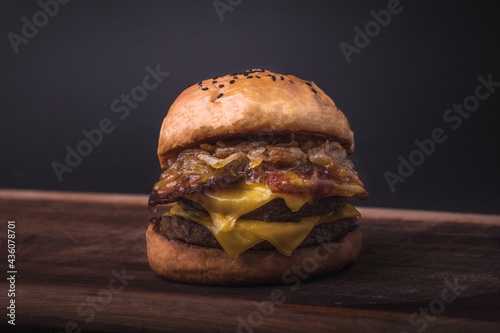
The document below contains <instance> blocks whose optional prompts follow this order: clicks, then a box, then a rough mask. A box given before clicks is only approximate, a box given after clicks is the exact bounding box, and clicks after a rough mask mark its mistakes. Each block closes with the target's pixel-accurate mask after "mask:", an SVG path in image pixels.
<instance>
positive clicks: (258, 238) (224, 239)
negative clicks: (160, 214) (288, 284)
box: [167, 204, 360, 258]
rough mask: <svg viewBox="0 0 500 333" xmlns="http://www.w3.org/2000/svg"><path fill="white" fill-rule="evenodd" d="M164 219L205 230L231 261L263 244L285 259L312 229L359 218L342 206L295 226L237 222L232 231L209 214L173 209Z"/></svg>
mask: <svg viewBox="0 0 500 333" xmlns="http://www.w3.org/2000/svg"><path fill="white" fill-rule="evenodd" d="M209 207H211V206H209ZM167 215H179V216H182V217H185V218H188V219H191V220H192V221H195V222H197V223H199V224H201V225H203V226H205V227H206V228H207V229H208V230H210V232H211V233H212V234H213V235H214V236H215V238H216V239H217V241H218V242H219V244H220V245H221V246H222V248H223V249H224V251H226V253H227V254H228V255H229V257H231V258H236V257H237V256H238V255H240V254H241V253H243V252H245V251H246V250H248V249H249V248H251V247H253V246H254V245H256V244H258V243H260V242H263V241H264V240H267V241H268V242H270V243H271V244H273V245H274V246H275V247H276V249H277V250H278V251H279V252H280V253H282V254H284V255H287V256H289V255H291V254H292V252H293V251H294V250H295V249H296V248H297V247H298V246H299V245H300V243H302V241H303V240H304V239H305V238H306V237H307V235H308V234H309V233H310V232H311V230H312V228H314V226H316V225H319V224H321V223H328V222H333V221H337V220H340V219H343V218H349V217H357V216H360V214H359V212H358V211H357V210H356V209H355V208H354V206H352V205H350V204H346V205H345V206H344V207H342V208H340V209H338V210H336V211H334V212H331V213H329V214H324V215H317V216H309V217H304V218H302V219H300V221H299V222H264V221H258V220H248V219H237V220H235V222H234V223H233V227H232V228H230V229H227V230H221V229H219V228H218V227H217V226H216V225H215V223H214V221H213V220H212V217H211V216H212V215H213V212H212V213H211V214H210V215H209V214H207V213H206V212H200V211H197V212H194V211H188V210H184V209H183V208H182V207H181V206H179V205H175V206H174V207H173V208H172V209H171V210H170V212H169V213H167Z"/></svg>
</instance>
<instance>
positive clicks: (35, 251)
mask: <svg viewBox="0 0 500 333" xmlns="http://www.w3.org/2000/svg"><path fill="white" fill-rule="evenodd" d="M146 202H147V197H146V196H139V195H106V194H83V193H60V192H41V191H21V190H1V191H0V219H1V221H2V223H1V227H0V228H1V230H0V236H1V238H0V240H1V244H2V245H1V246H2V253H4V254H5V260H4V259H2V262H3V263H4V264H2V266H1V267H2V269H3V271H4V272H5V271H7V269H8V268H7V264H6V256H7V255H6V251H5V249H6V245H5V244H6V243H5V241H6V233H7V221H8V220H15V221H16V229H15V230H16V243H17V248H16V251H17V252H16V269H17V272H18V273H17V275H16V297H15V299H16V315H17V316H16V329H17V331H37V332H45V331H47V332H64V331H68V332H72V331H74V332H78V331H79V330H80V329H81V331H82V332H101V331H109V332H140V331H143V332H160V331H166V332H179V331H180V332H182V331H188V332H196V331H204V332H207V331H208V332H211V331H214V332H269V331H280V332H322V331H325V332H327V331H346V332H352V331H360V332H380V331H392V332H402V331H405V332H423V331H425V332H443V331H450V332H468V331H475V332H499V331H500V324H499V323H500V216H495V215H480V214H454V213H437V212H419V211H408V210H392V209H377V208H360V211H361V212H362V213H363V218H362V219H361V220H360V225H361V228H362V231H363V235H364V245H363V250H362V253H361V255H360V257H359V259H358V261H357V262H356V264H355V265H353V266H351V267H349V268H347V269H345V270H343V271H341V272H339V273H336V274H332V275H329V276H324V277H320V278H315V279H309V278H307V277H306V276H305V275H303V279H297V280H295V282H293V283H288V284H283V285H268V286H254V287H237V288H236V287H213V286H212V287H211V286H197V285H188V284H181V283H175V282H171V281H168V280H165V279H162V278H160V277H158V276H156V275H155V274H154V273H153V272H152V271H151V270H150V268H149V266H148V262H147V258H146V243H145V235H144V233H145V230H146V227H147V221H148V220H149V219H150V218H151V217H152V216H154V215H152V214H151V213H149V211H148V209H147V204H146ZM302 272H306V270H302ZM303 274H305V273H303ZM122 275H123V276H122ZM116 276H122V277H121V282H120V280H119V279H117V278H116ZM455 279H456V280H455ZM445 281H449V282H451V283H455V282H456V283H457V284H458V285H459V286H460V287H459V288H461V289H460V290H459V291H457V293H458V297H456V299H454V300H452V298H453V296H454V294H453V293H450V291H449V290H448V287H447V284H446V282H445ZM0 285H1V287H2V293H1V295H0V299H1V302H2V303H1V304H2V308H3V309H4V310H3V311H4V312H5V311H6V309H5V306H6V305H7V302H8V301H9V298H8V297H7V295H6V292H5V290H7V289H8V283H7V281H6V280H5V279H2V281H1V282H0ZM443 298H444V300H445V301H448V302H445V301H443V300H442V299H443ZM272 301H274V302H275V303H273V302H272ZM420 309H422V311H428V314H427V315H425V316H426V317H424V316H422V315H420V314H419V313H420V311H421V310H420ZM433 313H434V314H437V315H433ZM2 317H3V319H2V322H1V323H0V326H1V328H0V329H2V332H4V331H5V330H4V329H5V328H9V329H10V328H12V326H11V325H8V324H7V319H6V317H5V314H3V315H2Z"/></svg>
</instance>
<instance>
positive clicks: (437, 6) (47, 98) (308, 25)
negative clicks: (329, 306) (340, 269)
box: [0, 0, 500, 213]
mask: <svg viewBox="0 0 500 333" xmlns="http://www.w3.org/2000/svg"><path fill="white" fill-rule="evenodd" d="M61 2H63V1H62V0H61ZM42 3H49V5H46V6H45V7H47V6H48V7H47V8H48V9H47V11H48V12H50V14H51V15H52V16H53V17H50V15H46V14H43V13H42V14H40V13H38V12H40V11H41V10H42V6H41V5H40V3H37V1H3V2H2V4H1V7H2V10H1V14H0V15H1V22H2V25H1V27H2V33H3V36H4V37H3V39H2V42H1V43H0V49H1V55H2V62H1V68H2V72H1V77H2V81H1V84H2V86H1V104H0V106H1V109H2V110H1V116H0V117H1V118H0V124H1V131H0V139H1V163H0V175H1V176H0V177H1V178H0V187H2V188H31V189H44V190H63V191H91V192H126V193H148V192H149V191H150V189H151V187H152V185H153V183H154V182H155V181H156V179H157V178H158V176H159V174H160V169H159V165H158V161H157V158H156V147H157V139H158V133H159V129H160V125H161V121H162V120H163V118H164V116H165V114H166V112H167V110H168V107H169V105H170V104H171V103H172V102H173V101H174V99H175V97H176V96H177V95H178V94H179V93H180V92H181V91H182V90H183V89H184V88H185V87H186V86H187V85H189V84H192V83H195V82H197V81H199V80H201V79H206V78H210V77H213V76H216V75H223V74H228V73H232V72H236V71H241V70H245V69H250V68H266V69H270V70H273V71H277V72H289V73H292V74H295V75H297V76H299V77H301V78H303V79H307V80H312V81H314V82H316V83H317V84H318V85H319V86H320V87H321V88H322V89H323V90H324V91H325V92H326V93H327V94H329V95H330V96H331V97H332V98H333V100H334V101H335V102H336V103H337V105H338V106H339V107H340V109H341V110H343V111H344V113H345V114H346V116H347V117H348V118H349V121H350V124H351V127H352V129H353V130H354V131H355V138H356V152H355V154H354V155H353V156H352V159H353V161H354V163H355V166H356V169H357V170H358V172H359V173H360V176H361V178H362V179H363V180H364V182H365V185H366V186H367V188H368V190H369V192H371V194H372V197H371V198H370V201H368V202H365V203H363V205H369V206H380V207H400V208H416V209H431V210H452V211H465V212H482V213H499V212H500V209H499V206H500V205H499V204H498V203H497V201H498V199H499V197H500V196H499V195H498V187H499V185H500V181H499V178H500V177H498V161H499V151H500V149H499V148H500V144H499V143H500V134H499V131H498V130H497V128H498V126H499V123H500V122H499V120H500V119H499V114H498V111H499V102H500V88H497V89H498V90H499V91H494V92H491V93H490V95H489V96H488V97H487V98H485V99H484V100H482V101H480V102H479V105H478V106H474V105H473V102H474V97H468V96H474V95H475V93H476V91H475V89H476V87H477V86H478V84H479V83H480V81H479V80H478V77H479V76H482V77H483V78H485V79H487V78H488V75H491V77H492V80H493V81H500V70H499V59H500V50H499V46H498V44H499V43H498V42H499V31H500V29H499V28H500V24H499V20H498V15H497V14H498V11H497V10H495V7H494V5H495V2H494V1H484V2H481V1H479V2H474V3H473V4H472V3H470V2H469V3H470V4H469V5H468V4H467V3H468V2H465V1H463V2H459V1H416V0H414V1H410V0H401V2H400V5H399V6H394V3H395V2H391V1H389V2H388V1H370V2H368V1H363V2H361V1H250V0H244V1H241V0H232V1H231V0H229V1H228V0H221V1H218V2H215V3H216V5H218V6H219V12H220V11H222V10H225V12H223V13H218V12H217V10H216V9H215V7H214V2H213V1H71V2H69V3H67V4H58V5H57V7H59V8H56V6H54V0H47V1H44V0H42ZM221 3H222V4H221ZM223 4H225V6H226V7H224V9H221V8H223V6H224V5H223ZM231 4H232V5H231ZM228 6H229V7H228ZM388 6H389V7H390V9H391V10H393V11H394V12H398V13H397V14H396V13H393V14H392V15H391V20H390V22H388V24H386V23H387V21H388V18H387V17H386V16H385V17H384V16H383V14H382V13H384V12H380V11H381V10H387V8H388ZM56 9H57V10H56ZM56 11H57V13H55V12H56ZM372 11H374V12H375V13H379V14H378V15H382V16H381V17H382V19H384V20H385V22H386V23H383V25H386V26H385V27H382V26H380V24H378V23H377V24H375V23H370V21H374V16H373V15H372V14H371V12H372ZM37 13H38V14H37ZM219 14H220V15H222V16H220V15H219ZM44 15H45V16H44ZM34 16H35V17H34ZM23 17H25V18H26V19H23ZM221 17H222V18H223V20H221ZM33 20H35V21H36V22H35V23H37V24H38V25H39V27H38V28H37V27H36V26H35V28H36V29H38V31H37V32H36V33H35V32H34V31H33V29H32V30H30V29H29V27H24V33H25V35H28V36H29V38H26V37H23V25H26V24H28V25H29V24H32V23H33ZM26 21H28V23H26ZM367 24H368V28H369V29H371V30H370V32H369V34H371V35H372V37H369V36H368V37H369V38H370V41H369V42H368V41H367V40H366V39H365V40H362V39H358V40H356V41H355V34H356V32H355V30H354V29H355V28H356V27H359V28H360V29H361V30H363V31H364V30H365V28H366V25H367ZM377 27H378V28H377ZM14 35H16V36H18V37H13V36H14ZM22 38H26V39H24V40H23V39H22ZM20 40H22V42H20ZM13 41H14V42H13ZM342 42H344V43H346V44H342V45H344V47H346V45H347V44H349V45H352V46H353V47H355V46H356V42H357V44H358V46H359V47H358V48H357V50H356V52H354V53H352V54H351V55H350V60H351V62H350V63H348V61H347V60H346V57H345V56H344V54H343V53H342V50H341V46H340V45H341V43H342ZM366 44H367V45H366ZM15 48H17V49H18V50H17V51H18V52H17V53H16V52H15ZM351 50H352V49H351ZM147 66H149V67H150V68H151V69H153V70H154V69H155V68H156V67H157V66H159V70H160V71H162V72H169V75H168V76H167V77H163V78H160V80H162V82H161V83H160V84H159V85H158V86H157V87H156V88H155V89H152V90H151V91H149V92H147V96H146V97H144V96H142V97H144V100H142V101H141V102H140V103H138V104H137V106H135V108H132V107H129V108H128V109H129V111H130V113H129V114H128V115H127V116H126V117H125V115H126V114H125V112H126V111H124V109H123V108H122V109H121V110H122V111H120V112H118V113H114V112H113V108H112V103H113V102H114V101H115V100H116V99H120V98H121V95H122V94H130V93H131V90H133V89H134V88H135V93H136V96H139V95H140V93H141V92H144V90H141V89H142V88H137V86H141V85H142V84H143V83H142V82H143V78H144V77H145V76H146V75H147V74H148V71H147V70H146V67H147ZM152 83H153V81H149V85H151V84H152ZM484 89H485V88H482V90H480V93H482V94H483V95H485V94H486V93H487V92H488V91H487V90H484ZM492 89H494V88H492ZM137 94H139V95H137ZM142 97H141V98H142ZM466 98H468V100H467V101H468V102H469V103H472V104H471V105H472V108H477V110H476V111H474V112H471V113H470V116H469V117H468V118H466V119H463V121H462V122H461V124H458V120H456V119H457V118H453V119H454V120H453V121H452V120H451V119H449V121H448V122H446V121H445V119H443V115H446V112H447V111H446V110H447V109H449V108H452V107H453V105H454V104H455V103H457V104H460V103H463V102H464V99H466ZM124 105H126V104H124V102H120V101H119V104H116V105H115V110H116V107H119V106H122V107H123V106H124ZM120 116H122V118H124V119H120ZM448 116H451V114H448ZM105 118H108V119H109V121H110V122H111V125H110V126H112V128H114V130H113V131H112V132H111V133H107V134H103V137H102V140H101V142H100V143H99V144H98V145H97V146H93V147H92V151H91V153H89V154H88V156H85V157H83V158H82V160H81V161H80V162H79V163H78V161H73V163H74V165H76V166H75V167H73V168H72V172H71V173H64V174H63V175H62V176H61V177H62V181H60V179H58V177H57V176H56V174H55V172H54V170H53V163H54V161H57V162H59V163H61V164H66V162H65V157H66V154H67V151H66V146H69V147H71V148H73V149H76V148H77V146H78V144H79V142H81V141H82V140H84V139H85V136H84V134H83V133H82V131H83V130H87V131H90V130H92V129H94V128H97V127H98V126H99V124H100V122H101V121H102V120H103V119H105ZM452 125H453V126H455V127H456V129H453V128H452ZM436 128H441V129H443V131H444V133H445V134H446V135H447V140H446V141H445V142H443V143H439V144H436V147H435V150H434V152H433V154H431V155H430V156H427V157H426V158H425V160H424V161H423V163H422V164H421V165H419V166H418V167H416V168H415V170H414V171H413V172H408V173H411V175H408V177H405V181H404V182H398V183H397V184H396V185H395V191H394V192H393V191H391V189H390V186H389V185H388V183H387V181H386V178H385V176H384V173H386V172H387V171H388V172H392V173H394V174H396V173H397V172H398V165H399V163H400V162H399V160H398V156H400V155H401V156H403V157H404V158H405V159H408V157H409V155H410V154H412V152H414V151H415V149H416V148H417V146H416V144H415V143H414V141H415V140H416V139H418V140H423V139H425V138H429V137H431V132H432V131H433V130H434V129H436ZM96 138H97V139H98V137H96ZM80 148H82V149H84V148H85V147H83V146H82V147H80ZM87 148H88V147H87ZM419 154H420V153H413V157H414V158H418V157H421V155H419ZM417 162H422V161H417ZM407 171H408V170H407ZM27 205H29V203H27Z"/></svg>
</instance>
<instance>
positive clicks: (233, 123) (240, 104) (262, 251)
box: [146, 69, 369, 285]
mask: <svg viewBox="0 0 500 333" xmlns="http://www.w3.org/2000/svg"><path fill="white" fill-rule="evenodd" d="M353 151H354V138H353V132H352V131H351V129H350V126H349V123H348V121H347V119H346V117H345V116H344V114H343V113H342V112H341V111H340V110H339V109H338V108H337V106H336V105H335V103H334V102H333V101H332V99H331V98H330V97H328V96H327V95H326V94H325V93H324V92H323V91H322V90H321V89H320V88H319V87H318V86H317V85H316V84H314V82H312V81H305V80H302V79H299V78H298V77H295V76H293V75H282V74H277V73H273V72H270V71H268V70H261V69H254V70H248V71H245V72H243V73H234V74H231V75H226V76H222V77H214V78H212V79H208V80H204V81H200V82H198V83H197V84H194V85H192V86H190V87H188V88H187V89H186V90H184V91H183V92H182V93H181V94H180V95H179V96H178V97H177V99H176V100H175V101H174V103H173V104H172V106H171V107H170V109H169V110H168V113H167V115H166V117H165V119H164V120H163V124H162V126H161V131H160V138H159V143H158V158H159V160H160V164H161V167H162V170H163V172H162V174H161V176H160V179H159V181H158V182H157V183H156V184H155V185H154V187H153V191H152V193H151V195H150V197H149V207H150V210H151V211H152V212H156V208H157V206H158V205H164V204H174V205H173V206H172V207H171V208H170V210H168V212H166V213H164V214H162V215H161V216H160V217H156V218H152V219H151V220H150V221H149V227H148V230H147V232H146V239H147V254H148V259H149V263H150V266H151V268H152V269H153V270H154V271H155V272H156V273H157V274H158V275H160V276H162V277H165V278H167V279H170V280H175V281H181V282H186V283H195V284H216V285H217V284H218V285H246V284H261V283H274V282H280V281H283V279H284V277H285V275H286V274H289V273H290V272H291V270H293V268H294V267H301V266H303V265H307V267H308V268H309V270H308V276H313V275H319V274H324V273H327V272H332V271H338V270H341V269H342V268H343V267H344V266H345V265H347V264H349V263H352V262H354V261H355V260H356V258H357V256H358V254H359V252H360V250H361V244H362V235H361V231H360V228H359V226H358V225H357V222H356V221H357V218H358V217H359V216H360V214H359V212H358V211H357V210H356V209H355V208H354V207H353V206H352V205H351V204H350V203H348V201H349V200H350V199H351V198H358V199H361V200H365V199H367V198H368V196H369V194H368V193H367V192H366V190H365V188H364V185H363V183H362V182H361V180H360V179H359V177H358V174H357V173H356V171H354V167H353V164H352V162H351V161H350V160H349V159H347V155H349V154H351V153H353Z"/></svg>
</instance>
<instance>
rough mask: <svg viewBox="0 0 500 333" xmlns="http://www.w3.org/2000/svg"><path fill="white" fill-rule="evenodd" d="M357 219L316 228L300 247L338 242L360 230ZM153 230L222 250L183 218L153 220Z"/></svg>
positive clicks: (263, 246) (259, 246)
mask: <svg viewBox="0 0 500 333" xmlns="http://www.w3.org/2000/svg"><path fill="white" fill-rule="evenodd" d="M356 220H357V219H356V218H355V217H353V218H346V219H341V220H338V221H334V222H329V223H323V224H320V225H318V226H315V227H314V228H313V229H312V231H311V232H310V233H309V235H308V236H307V237H306V238H305V239H304V241H303V242H302V243H301V244H300V245H299V248H300V247H310V246H317V245H320V244H324V243H329V242H338V241H340V240H341V239H342V238H343V237H344V235H346V234H347V233H348V232H350V231H352V230H354V229H356V228H358V225H357V224H356ZM150 223H154V227H153V230H155V231H156V232H158V233H159V234H161V235H163V236H164V237H166V238H168V239H171V240H178V241H182V242H185V243H187V244H192V245H198V246H204V247H214V248H221V246H220V244H219V242H217V239H216V238H215V237H214V235H212V233H211V232H210V231H209V230H208V229H207V228H205V227H204V226H202V225H200V224H198V223H196V222H194V221H191V220H190V219H187V218H184V217H181V216H177V215H174V216H166V215H164V216H162V217H161V219H157V218H153V219H151V220H150ZM252 249H253V250H274V249H275V247H274V246H273V245H272V244H271V243H269V242H268V241H263V242H261V243H259V244H257V245H255V246H254V247H252Z"/></svg>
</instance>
